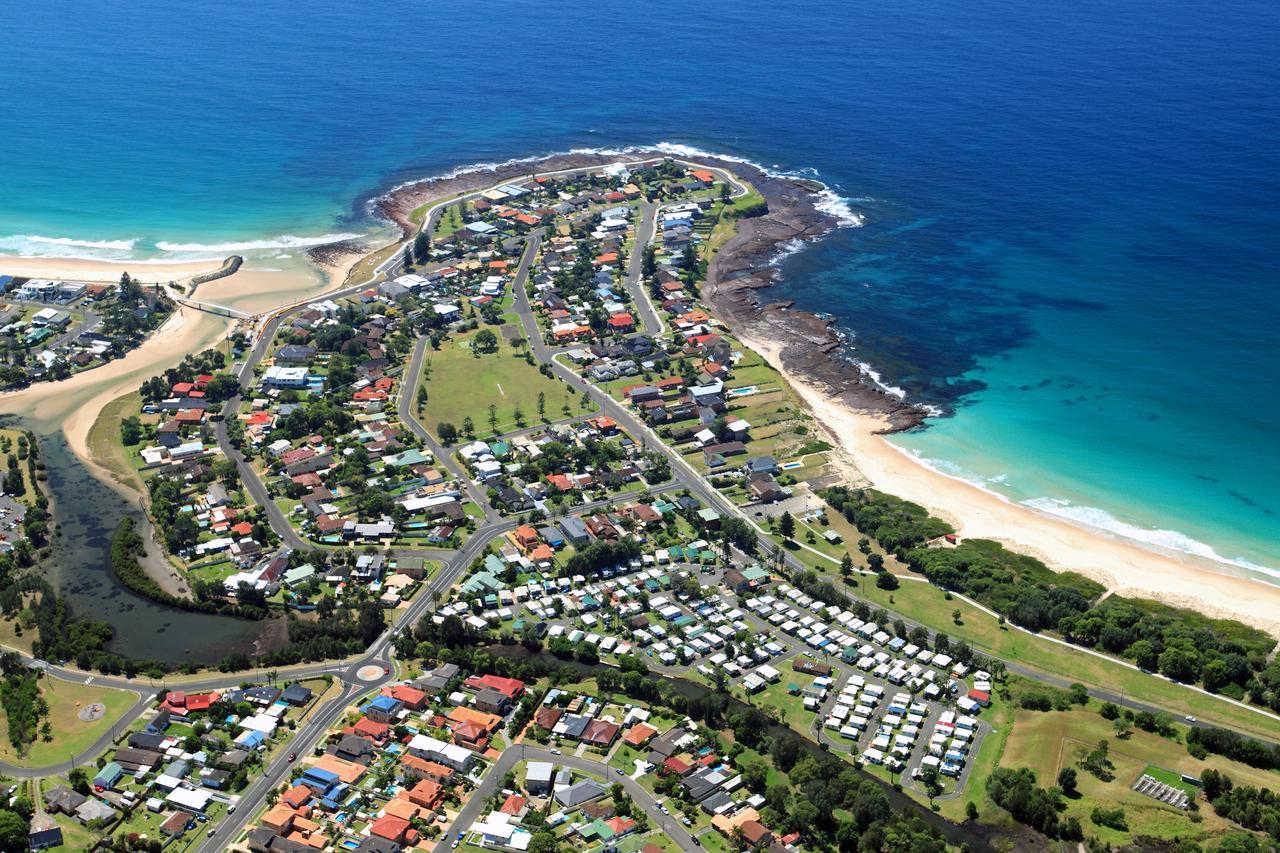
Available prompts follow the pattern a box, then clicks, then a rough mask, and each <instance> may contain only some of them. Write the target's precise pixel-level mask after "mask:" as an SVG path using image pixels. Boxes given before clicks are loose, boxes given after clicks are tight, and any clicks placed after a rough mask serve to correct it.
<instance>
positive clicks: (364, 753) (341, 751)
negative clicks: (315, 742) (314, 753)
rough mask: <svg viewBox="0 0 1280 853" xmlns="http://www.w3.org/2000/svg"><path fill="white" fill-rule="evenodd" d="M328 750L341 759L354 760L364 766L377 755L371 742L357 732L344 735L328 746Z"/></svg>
mask: <svg viewBox="0 0 1280 853" xmlns="http://www.w3.org/2000/svg"><path fill="white" fill-rule="evenodd" d="M328 751H329V754H330V755H333V756H334V757H336V758H341V759H342V760H343V761H354V762H355V763H357V764H363V765H365V766H366V767H367V766H368V765H369V764H371V763H373V759H374V758H376V757H377V755H378V750H377V749H376V748H375V747H374V745H373V742H372V741H370V740H369V739H368V738H366V737H363V736H362V735H360V734H359V733H357V732H353V733H352V734H349V735H344V736H343V738H342V739H341V740H340V741H338V742H337V743H335V744H334V745H333V746H330V747H329V750H328Z"/></svg>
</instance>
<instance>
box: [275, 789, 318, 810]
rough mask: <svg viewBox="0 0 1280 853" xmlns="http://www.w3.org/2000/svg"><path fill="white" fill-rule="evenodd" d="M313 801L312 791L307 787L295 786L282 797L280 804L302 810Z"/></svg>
mask: <svg viewBox="0 0 1280 853" xmlns="http://www.w3.org/2000/svg"><path fill="white" fill-rule="evenodd" d="M309 799H311V789H310V788H308V787H307V786H306V785H294V786H293V787H292V788H290V789H289V790H287V791H285V792H284V793H283V794H281V795H280V802H281V803H283V804H284V805H286V806H288V807H289V808H291V809H298V808H302V806H303V805H305V804H306V802H307V800H309Z"/></svg>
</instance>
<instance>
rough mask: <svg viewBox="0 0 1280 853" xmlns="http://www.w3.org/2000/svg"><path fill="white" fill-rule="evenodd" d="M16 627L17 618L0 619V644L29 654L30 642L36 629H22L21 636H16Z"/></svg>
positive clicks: (33, 638)
mask: <svg viewBox="0 0 1280 853" xmlns="http://www.w3.org/2000/svg"><path fill="white" fill-rule="evenodd" d="M18 627H19V626H18V620H17V619H0V646H4V647H5V648H9V649H19V650H20V651H24V652H26V653H27V654H31V644H32V643H33V642H35V640H36V629H35V628H29V629H23V631H22V636H18Z"/></svg>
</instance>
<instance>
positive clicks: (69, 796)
mask: <svg viewBox="0 0 1280 853" xmlns="http://www.w3.org/2000/svg"><path fill="white" fill-rule="evenodd" d="M86 799H87V797H85V796H84V795H83V794H78V793H76V792H75V791H73V790H71V789H70V788H68V787H67V786H65V785H59V786H58V787H56V788H50V789H49V790H47V791H45V792H44V806H45V808H46V809H48V810H49V811H51V812H54V813H61V814H65V815H72V814H75V813H76V809H78V808H80V806H81V805H83V804H84V801H85V800H86Z"/></svg>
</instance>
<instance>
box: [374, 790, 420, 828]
mask: <svg viewBox="0 0 1280 853" xmlns="http://www.w3.org/2000/svg"><path fill="white" fill-rule="evenodd" d="M420 811H422V809H421V807H419V806H418V805H416V804H414V803H413V802H412V801H411V800H409V798H408V797H406V796H404V792H403V791H399V792H397V793H396V796H395V797H394V798H392V799H390V800H388V801H387V804H386V805H384V806H383V807H382V813H383V814H388V815H391V816H392V817H401V818H404V819H405V820H410V821H411V820H413V819H414V818H415V817H417V816H418V812H420Z"/></svg>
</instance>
